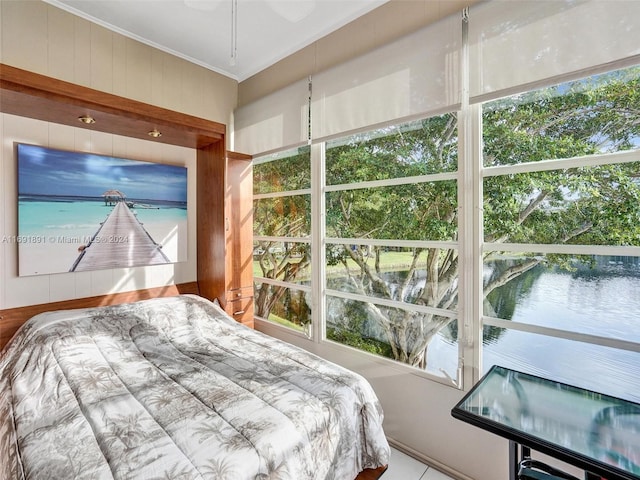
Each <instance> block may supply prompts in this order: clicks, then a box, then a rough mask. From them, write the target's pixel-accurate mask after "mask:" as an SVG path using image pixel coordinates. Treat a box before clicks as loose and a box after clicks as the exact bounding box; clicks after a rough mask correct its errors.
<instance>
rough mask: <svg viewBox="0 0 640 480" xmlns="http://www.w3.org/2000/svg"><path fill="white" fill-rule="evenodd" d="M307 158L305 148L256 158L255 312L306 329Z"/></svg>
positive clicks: (308, 258) (308, 314)
mask: <svg viewBox="0 0 640 480" xmlns="http://www.w3.org/2000/svg"><path fill="white" fill-rule="evenodd" d="M310 165H311V161H310V149H309V148H308V147H305V148H300V149H295V150H290V151H286V152H284V153H280V154H274V155H270V156H265V157H262V158H259V159H256V160H254V174H253V176H254V202H253V208H254V227H253V231H254V250H253V270H254V278H255V282H254V283H255V285H254V290H255V293H254V302H255V315H256V316H257V317H260V318H264V319H266V320H269V321H271V322H275V323H278V324H280V325H284V326H286V327H288V328H291V329H293V330H297V331H300V332H304V333H309V332H310V324H311V307H310V305H311V301H310V294H309V292H310V281H311V278H310V265H311V249H310V238H309V236H310V234H311V189H310V186H311V167H310Z"/></svg>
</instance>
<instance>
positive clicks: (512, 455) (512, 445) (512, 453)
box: [509, 440, 520, 480]
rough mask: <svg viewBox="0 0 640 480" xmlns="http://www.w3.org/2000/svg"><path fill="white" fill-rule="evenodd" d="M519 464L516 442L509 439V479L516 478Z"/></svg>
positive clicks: (513, 479) (516, 479) (514, 479)
mask: <svg viewBox="0 0 640 480" xmlns="http://www.w3.org/2000/svg"><path fill="white" fill-rule="evenodd" d="M519 464H520V458H519V456H518V444H517V443H516V442H514V441H513V440H509V480H518V468H519Z"/></svg>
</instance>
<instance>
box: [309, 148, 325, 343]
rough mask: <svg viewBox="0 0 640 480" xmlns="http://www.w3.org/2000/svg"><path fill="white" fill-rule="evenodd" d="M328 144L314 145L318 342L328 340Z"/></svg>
mask: <svg viewBox="0 0 640 480" xmlns="http://www.w3.org/2000/svg"><path fill="white" fill-rule="evenodd" d="M325 152H326V145H325V143H319V144H314V145H312V146H311V286H312V293H311V319H312V322H311V323H312V324H313V330H312V332H313V333H312V335H313V339H314V341H315V342H316V343H319V342H321V341H323V340H324V339H325V323H326V315H325V308H326V307H325V305H326V302H325V291H326V260H325V259H326V249H325V235H326V227H325V211H326V207H325V190H324V189H325V183H326V180H325V179H326V174H325Z"/></svg>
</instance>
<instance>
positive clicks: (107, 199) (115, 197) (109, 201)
mask: <svg viewBox="0 0 640 480" xmlns="http://www.w3.org/2000/svg"><path fill="white" fill-rule="evenodd" d="M102 196H103V197H104V204H105V205H111V206H113V205H115V204H116V203H118V202H124V201H125V199H126V198H127V196H126V195H125V194H124V193H122V192H121V191H120V190H107V191H106V192H104V193H103V194H102Z"/></svg>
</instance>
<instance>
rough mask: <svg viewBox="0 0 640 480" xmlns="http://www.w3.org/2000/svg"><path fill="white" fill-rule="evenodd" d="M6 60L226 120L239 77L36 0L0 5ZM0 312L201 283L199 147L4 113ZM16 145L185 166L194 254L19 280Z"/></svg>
mask: <svg viewBox="0 0 640 480" xmlns="http://www.w3.org/2000/svg"><path fill="white" fill-rule="evenodd" d="M0 63H3V64H7V65H11V66H14V67H18V68H21V69H25V70H29V71H32V72H36V73H39V74H43V75H47V76H50V77H53V78H57V79H60V80H64V81H67V82H71V83H75V84H78V85H82V86H85V87H89V88H93V89H96V90H101V91H104V92H107V93H111V94H115V95H119V96H123V97H127V98H132V99H134V100H137V101H141V102H144V103H149V104H152V105H156V106H159V107H163V108H167V109H171V110H175V111H179V112H183V113H187V114H190V115H194V116H198V117H202V118H205V119H208V120H213V121H216V122H220V123H224V124H227V123H228V121H229V119H230V118H231V115H232V111H233V108H234V107H235V103H236V99H237V88H238V86H237V82H236V81H235V80H232V79H229V78H227V77H224V76H222V75H219V74H217V73H215V72H211V71H209V70H206V69H204V68H202V67H200V66H197V65H194V64H191V63H189V62H186V61H184V60H182V59H179V58H177V57H173V56H171V55H169V54H166V53H164V52H161V51H159V50H156V49H153V48H151V47H149V46H146V45H143V44H141V43H139V42H136V41H134V40H131V39H129V38H126V37H124V36H122V35H119V34H116V33H113V32H111V31H109V30H107V29H105V28H103V27H100V26H98V25H95V24H92V23H90V22H88V21H86V20H83V19H81V18H79V17H76V16H74V15H72V14H70V13H67V12H65V11H63V10H60V9H58V8H56V7H53V6H51V5H49V4H46V3H44V2H42V1H40V0H20V1H5V0H2V1H0ZM0 142H1V144H0V172H1V175H2V177H1V180H0V204H1V207H2V209H1V211H0V240H4V241H3V242H1V243H0V309H3V308H12V307H18V306H22V305H28V304H38V303H44V302H52V301H58V300H68V299H73V298H79V297H86V296H93V295H102V294H107V293H115V292H123V291H129V290H135V289H140V288H152V287H157V286H162V285H167V284H173V283H184V282H192V281H195V280H196V212H195V204H196V202H195V198H196V197H195V194H196V191H195V189H196V181H195V179H196V177H195V175H196V171H195V166H196V162H195V158H196V153H195V150H193V149H188V148H183V147H175V146H170V145H164V144H159V143H155V142H151V141H143V140H137V139H132V138H126V137H120V136H115V135H109V134H105V133H96V132H91V131H89V130H85V129H82V128H74V127H68V126H63V125H59V124H54V123H47V122H41V121H37V120H32V119H27V118H22V117H17V116H14V115H7V114H2V115H0ZM15 142H23V143H30V144H37V145H42V146H46V147H52V148H59V149H65V150H76V151H83V152H92V153H98V154H104V155H114V156H120V157H126V158H133V159H136V160H144V161H154V162H159V163H168V164H173V165H180V166H186V167H187V168H188V172H189V173H188V202H189V203H190V207H189V212H188V260H187V262H182V263H177V264H173V265H160V266H153V267H141V268H129V269H115V270H101V271H95V272H83V273H65V274H57V275H39V276H31V277H18V275H17V268H18V267H17V265H18V258H17V255H18V246H17V243H16V242H15V236H16V234H17V172H16V163H17V162H16V158H15V147H14V144H15Z"/></svg>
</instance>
